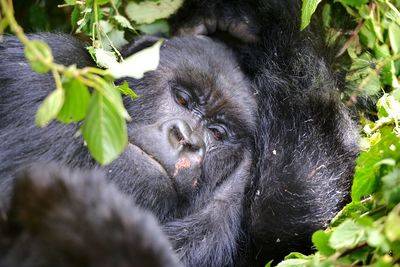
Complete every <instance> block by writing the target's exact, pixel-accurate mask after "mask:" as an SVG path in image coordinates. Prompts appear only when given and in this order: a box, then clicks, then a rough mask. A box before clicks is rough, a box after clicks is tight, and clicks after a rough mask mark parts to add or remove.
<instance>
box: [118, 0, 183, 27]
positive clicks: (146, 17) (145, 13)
mask: <svg viewBox="0 0 400 267" xmlns="http://www.w3.org/2000/svg"><path fill="white" fill-rule="evenodd" d="M182 3H183V0H156V1H143V2H129V3H128V5H127V6H126V9H125V12H126V14H127V15H128V17H129V19H130V20H133V21H135V22H136V23H138V24H144V23H146V24H149V23H152V22H154V21H156V20H158V19H165V18H168V17H169V16H171V15H172V14H174V13H175V12H176V11H177V10H178V8H179V7H180V6H181V5H182Z"/></svg>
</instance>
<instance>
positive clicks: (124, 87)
mask: <svg viewBox="0 0 400 267" xmlns="http://www.w3.org/2000/svg"><path fill="white" fill-rule="evenodd" d="M117 89H118V90H119V91H120V93H121V94H123V95H127V96H130V97H131V98H132V99H134V98H138V97H139V96H138V95H137V94H135V92H133V90H132V89H131V88H129V84H128V82H127V81H124V83H123V84H122V85H120V86H118V87H117Z"/></svg>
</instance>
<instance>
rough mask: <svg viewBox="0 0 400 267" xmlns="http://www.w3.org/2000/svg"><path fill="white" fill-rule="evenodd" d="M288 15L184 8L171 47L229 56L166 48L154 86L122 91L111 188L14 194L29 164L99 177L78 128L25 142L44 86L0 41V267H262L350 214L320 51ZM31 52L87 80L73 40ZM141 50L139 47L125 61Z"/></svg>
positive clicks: (40, 175) (288, 4)
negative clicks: (79, 71) (122, 138)
mask: <svg viewBox="0 0 400 267" xmlns="http://www.w3.org/2000/svg"><path fill="white" fill-rule="evenodd" d="M298 11H299V5H298V3H297V1H294V0H292V1H291V0H287V1H278V0H268V1H267V0H264V1H262V0H258V1H256V0H251V1H236V0H234V1H227V0H226V1H223V0H214V1H211V0H209V1H194V0H193V1H192V0H186V1H185V4H184V6H183V7H182V8H181V10H180V11H179V12H178V13H177V14H176V16H175V17H174V18H173V19H172V26H173V30H174V32H175V34H176V35H209V36H210V37H212V38H213V39H215V40H221V41H222V42H225V43H226V44H227V45H228V46H230V48H228V47H227V46H225V45H223V44H222V43H220V42H217V41H215V40H214V41H213V40H211V39H210V38H207V37H201V36H200V37H192V36H188V37H176V38H172V39H170V40H168V41H166V42H165V44H164V45H163V47H162V49H161V61H160V65H159V67H158V69H157V70H156V71H153V72H149V73H147V74H146V75H145V77H144V78H143V79H141V80H138V81H137V80H128V82H129V83H130V85H131V86H132V87H133V88H134V89H135V91H136V92H138V93H139V95H140V96H141V97H140V98H139V99H138V100H135V101H131V100H130V99H126V100H125V104H126V107H127V110H128V112H129V113H130V115H131V116H132V117H133V121H132V122H131V123H129V125H128V133H129V145H128V147H127V148H126V150H125V151H124V152H123V154H122V155H121V156H120V157H119V158H118V159H117V160H116V161H115V162H113V163H112V164H110V165H109V166H107V167H105V168H103V170H104V171H105V172H106V176H107V179H108V180H109V181H112V184H108V183H107V182H105V181H103V179H102V178H101V175H98V174H97V173H96V172H95V173H93V172H83V173H80V172H70V171H68V170H63V169H62V168H59V167H58V165H56V166H54V165H50V166H48V165H44V167H43V166H42V165H39V167H38V166H33V167H29V168H28V169H26V170H24V171H22V172H20V173H19V174H18V175H17V178H16V179H14V178H13V177H14V174H15V172H16V169H17V168H19V167H21V166H24V165H26V164H28V163H31V162H33V161H41V162H50V161H56V162H58V164H63V165H67V166H69V167H79V168H81V169H94V168H97V167H96V165H95V163H94V162H93V160H92V159H91V158H90V155H89V154H88V152H87V150H86V148H85V146H84V143H83V141H82V139H81V138H80V137H77V136H76V131H77V127H78V126H71V125H60V124H58V123H51V124H50V125H49V126H48V127H47V128H44V129H36V128H35V126H34V125H33V117H34V113H35V111H36V110H37V107H38V104H39V103H40V102H41V101H42V100H43V98H44V97H45V95H47V94H48V92H49V90H50V89H52V88H53V87H54V84H53V82H52V79H51V77H50V75H38V74H35V73H32V72H31V70H30V68H29V66H28V65H27V63H26V61H25V59H24V56H23V48H22V46H21V45H20V44H19V43H18V42H17V41H16V40H15V39H14V38H5V41H3V43H1V44H0V86H1V91H0V94H1V99H0V116H1V118H2V119H1V121H0V129H1V132H0V134H1V138H2V143H1V144H0V160H1V162H2V164H1V166H0V173H1V177H2V180H1V188H2V190H3V192H4V195H7V196H9V198H7V199H6V201H4V204H3V208H2V213H0V214H2V217H1V218H2V219H1V222H0V234H1V236H0V251H1V252H0V266H2V265H3V266H54V265H58V266H110V265H111V266H177V265H178V264H177V263H176V258H177V259H179V262H180V263H179V264H182V265H183V266H263V264H265V263H266V262H267V260H268V259H270V258H276V259H279V258H281V257H282V256H283V255H285V254H287V253H288V252H290V251H292V250H297V251H302V252H305V253H307V252H309V251H310V247H311V244H310V236H311V233H312V232H313V231H314V230H316V229H318V228H322V227H323V226H325V225H326V223H327V222H328V221H329V220H330V219H331V218H332V217H333V216H334V214H335V213H336V212H338V211H339V209H340V208H341V207H342V206H343V205H344V203H345V202H346V201H347V199H348V192H349V187H350V184H351V177H352V172H353V167H354V160H355V157H356V154H357V149H356V147H357V146H356V143H357V135H356V133H355V130H354V126H353V124H352V123H351V121H350V119H349V117H348V114H347V112H346V110H345V108H344V107H343V106H342V105H341V103H340V97H339V92H338V90H337V89H336V84H335V80H334V77H333V75H332V73H331V71H330V69H329V66H328V63H327V61H326V60H325V58H324V57H322V55H321V54H320V53H319V51H320V49H321V46H320V43H319V39H318V36H315V35H313V34H312V33H311V32H310V31H308V32H300V31H299V30H298V21H299V19H298V14H299V12H298ZM32 38H41V39H44V40H46V41H47V42H48V43H49V44H50V46H51V47H52V49H53V52H54V54H55V55H54V56H55V59H56V62H59V63H62V64H65V65H70V64H74V63H77V64H78V66H80V67H82V66H86V65H91V64H92V63H91V62H90V60H89V59H88V57H87V55H86V53H85V50H84V48H83V45H82V44H81V43H80V42H78V41H76V40H75V39H72V38H70V37H66V36H63V35H35V36H32ZM154 41H155V39H154V38H151V37H144V38H142V39H139V40H138V41H136V42H134V43H133V44H132V45H129V46H128V47H126V48H125V49H124V51H123V53H124V55H125V56H126V55H129V54H132V53H134V52H135V51H137V50H139V49H141V48H143V47H146V46H149V45H150V44H152V43H154ZM16 74H18V75H16ZM114 185H116V186H117V187H118V189H115V188H114ZM121 191H122V192H121ZM127 196H129V199H128V198H127ZM131 201H132V202H134V203H131ZM137 206H138V207H139V208H138V207H137ZM147 212H149V213H151V214H152V215H154V216H155V217H156V219H157V220H158V223H159V226H157V223H155V222H154V218H152V216H151V215H149V214H147ZM160 230H161V231H162V232H163V234H160ZM166 238H168V241H167V240H166ZM170 247H172V248H173V250H174V251H175V253H172V252H171V251H170ZM175 255H176V258H175Z"/></svg>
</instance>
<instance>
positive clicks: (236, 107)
mask: <svg viewBox="0 0 400 267" xmlns="http://www.w3.org/2000/svg"><path fill="white" fill-rule="evenodd" d="M158 71H159V73H160V74H162V79H163V80H164V82H167V83H169V84H171V83H172V84H176V85H178V86H182V87H184V88H186V89H188V90H190V91H192V93H193V94H195V95H196V97H198V98H199V101H200V102H201V103H204V108H205V109H206V110H207V115H209V116H213V115H214V114H221V113H223V114H224V115H225V116H226V117H228V118H229V117H230V116H232V117H235V119H239V120H243V121H246V124H250V126H253V125H254V123H255V119H254V117H255V110H256V101H255V97H254V93H253V92H252V89H251V86H250V83H249V82H248V80H247V78H246V77H245V75H244V74H243V73H242V71H241V69H240V67H239V65H238V63H237V62H236V59H235V56H234V54H233V53H232V51H231V50H230V49H228V48H227V47H226V46H225V45H223V44H221V43H218V42H215V41H212V40H211V39H209V38H206V37H201V38H200V37H183V38H173V39H171V40H168V41H167V42H166V43H165V44H164V45H163V48H162V50H161V59H160V67H159V69H158Z"/></svg>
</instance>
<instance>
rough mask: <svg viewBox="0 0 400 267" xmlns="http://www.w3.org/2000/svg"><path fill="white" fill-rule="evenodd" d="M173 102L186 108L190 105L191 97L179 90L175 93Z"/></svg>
mask: <svg viewBox="0 0 400 267" xmlns="http://www.w3.org/2000/svg"><path fill="white" fill-rule="evenodd" d="M175 101H176V103H178V105H180V106H182V107H185V108H187V107H189V105H190V102H191V97H190V95H189V94H187V93H186V92H183V91H180V90H179V91H176V92H175Z"/></svg>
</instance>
